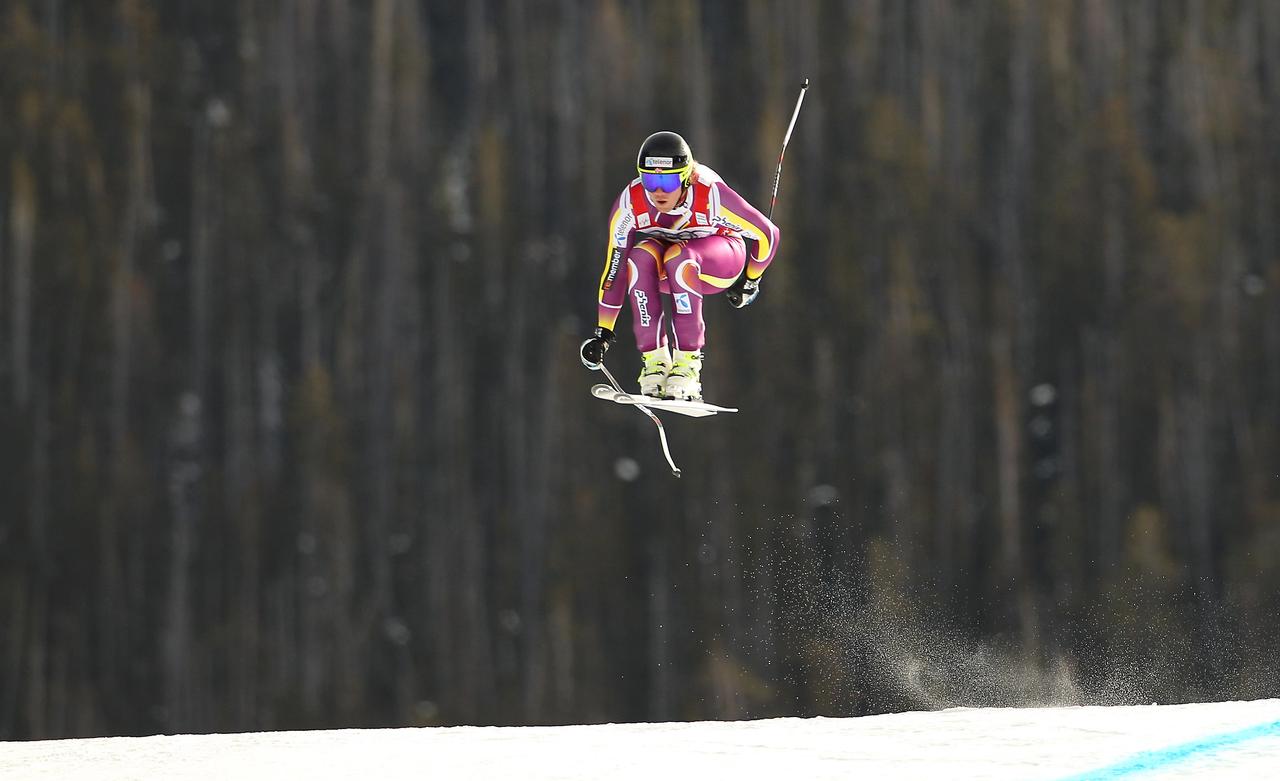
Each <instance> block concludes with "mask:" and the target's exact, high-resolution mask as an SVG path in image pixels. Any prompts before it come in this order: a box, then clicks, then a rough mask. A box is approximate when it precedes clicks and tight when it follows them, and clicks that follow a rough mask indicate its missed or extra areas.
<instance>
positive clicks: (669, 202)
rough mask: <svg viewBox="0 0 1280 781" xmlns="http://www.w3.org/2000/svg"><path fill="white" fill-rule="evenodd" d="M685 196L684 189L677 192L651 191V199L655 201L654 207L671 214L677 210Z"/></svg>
mask: <svg viewBox="0 0 1280 781" xmlns="http://www.w3.org/2000/svg"><path fill="white" fill-rule="evenodd" d="M683 196H684V188H683V187H681V188H680V189H678V190H676V191H675V192H670V193H668V192H664V191H662V190H650V191H649V198H650V199H651V200H652V201H653V205H654V206H657V207H658V211H660V212H669V211H671V210H672V209H674V208H676V204H678V203H680V199H681V198H682V197H683Z"/></svg>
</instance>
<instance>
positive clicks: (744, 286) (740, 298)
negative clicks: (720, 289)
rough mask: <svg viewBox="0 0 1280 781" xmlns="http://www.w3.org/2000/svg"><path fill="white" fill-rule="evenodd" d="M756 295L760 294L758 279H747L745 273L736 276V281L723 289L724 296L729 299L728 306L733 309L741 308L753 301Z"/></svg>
mask: <svg viewBox="0 0 1280 781" xmlns="http://www.w3.org/2000/svg"><path fill="white" fill-rule="evenodd" d="M758 295H760V280H759V279H747V275H746V274H743V275H742V276H740V277H738V281H737V282H734V283H733V284H732V285H730V286H729V289H728V290H726V291H724V297H725V298H727V299H728V300H729V306H731V307H733V308H734V309H741V308H742V307H744V306H747V305H748V304H750V303H751V302H752V301H755V300H756V296H758Z"/></svg>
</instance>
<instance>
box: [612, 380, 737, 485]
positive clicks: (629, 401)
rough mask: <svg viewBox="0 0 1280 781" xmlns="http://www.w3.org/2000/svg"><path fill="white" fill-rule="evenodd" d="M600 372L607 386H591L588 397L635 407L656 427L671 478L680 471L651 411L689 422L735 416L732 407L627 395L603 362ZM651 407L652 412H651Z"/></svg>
mask: <svg viewBox="0 0 1280 781" xmlns="http://www.w3.org/2000/svg"><path fill="white" fill-rule="evenodd" d="M600 371H602V372H604V376H605V377H607V378H608V379H609V384H608V385H604V384H599V385H593V386H591V395H592V396H595V397H596V398H597V399H604V400H605V401H613V402H616V403H618V404H623V405H628V406H632V407H635V408H636V409H638V410H640V411H641V412H643V413H644V414H645V415H647V416H648V417H649V419H650V420H652V421H653V425H655V426H657V427H658V440H659V441H660V442H661V443H662V455H664V456H666V457H667V464H668V465H670V467H671V474H673V475H675V476H676V477H679V476H680V468H679V467H677V466H676V462H675V461H673V460H671V448H670V447H668V446H667V432H666V429H664V428H663V427H662V421H661V420H659V419H658V416H657V415H655V414H654V412H653V409H663V410H669V411H671V412H678V413H680V414H681V415H688V416H689V417H691V418H702V417H706V416H708V415H715V414H716V413H719V412H737V411H738V410H737V409H736V408H733V407H719V406H716V405H715V404H708V403H706V402H704V401H686V400H683V399H655V398H650V397H649V396H640V395H638V394H634V393H627V392H626V391H624V390H623V389H622V386H621V385H619V384H618V381H617V380H616V379H614V377H613V373H612V372H610V371H609V369H608V367H606V366H605V365H604V361H601V362H600ZM650 407H652V408H653V409H650Z"/></svg>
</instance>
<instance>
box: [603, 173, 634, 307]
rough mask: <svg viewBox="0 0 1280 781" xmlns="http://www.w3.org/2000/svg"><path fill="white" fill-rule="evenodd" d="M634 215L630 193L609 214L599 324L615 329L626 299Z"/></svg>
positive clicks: (615, 204) (625, 194) (616, 203)
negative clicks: (628, 252) (628, 255)
mask: <svg viewBox="0 0 1280 781" xmlns="http://www.w3.org/2000/svg"><path fill="white" fill-rule="evenodd" d="M635 232H636V231H635V215H633V214H632V213H631V202H630V200H629V199H628V198H627V191H626V190H623V191H622V195H621V196H620V197H619V198H618V200H617V201H615V202H614V204H613V213H612V214H610V215H609V246H608V248H607V249H606V250H605V255H604V270H603V271H601V272H600V287H599V291H598V295H597V297H596V302H597V303H596V324H597V325H598V326H600V327H601V328H607V329H609V330H610V331H612V330H613V326H614V323H616V322H617V321H618V314H619V313H620V312H621V311H622V303H623V302H624V301H625V300H626V298H627V284H628V281H629V280H628V279H627V275H628V273H629V272H628V271H627V250H628V249H630V248H631V241H632V239H633V238H634V237H635Z"/></svg>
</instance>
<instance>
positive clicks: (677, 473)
mask: <svg viewBox="0 0 1280 781" xmlns="http://www.w3.org/2000/svg"><path fill="white" fill-rule="evenodd" d="M671 474H672V475H674V476H676V477H679V476H680V470H679V469H672V470H671Z"/></svg>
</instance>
